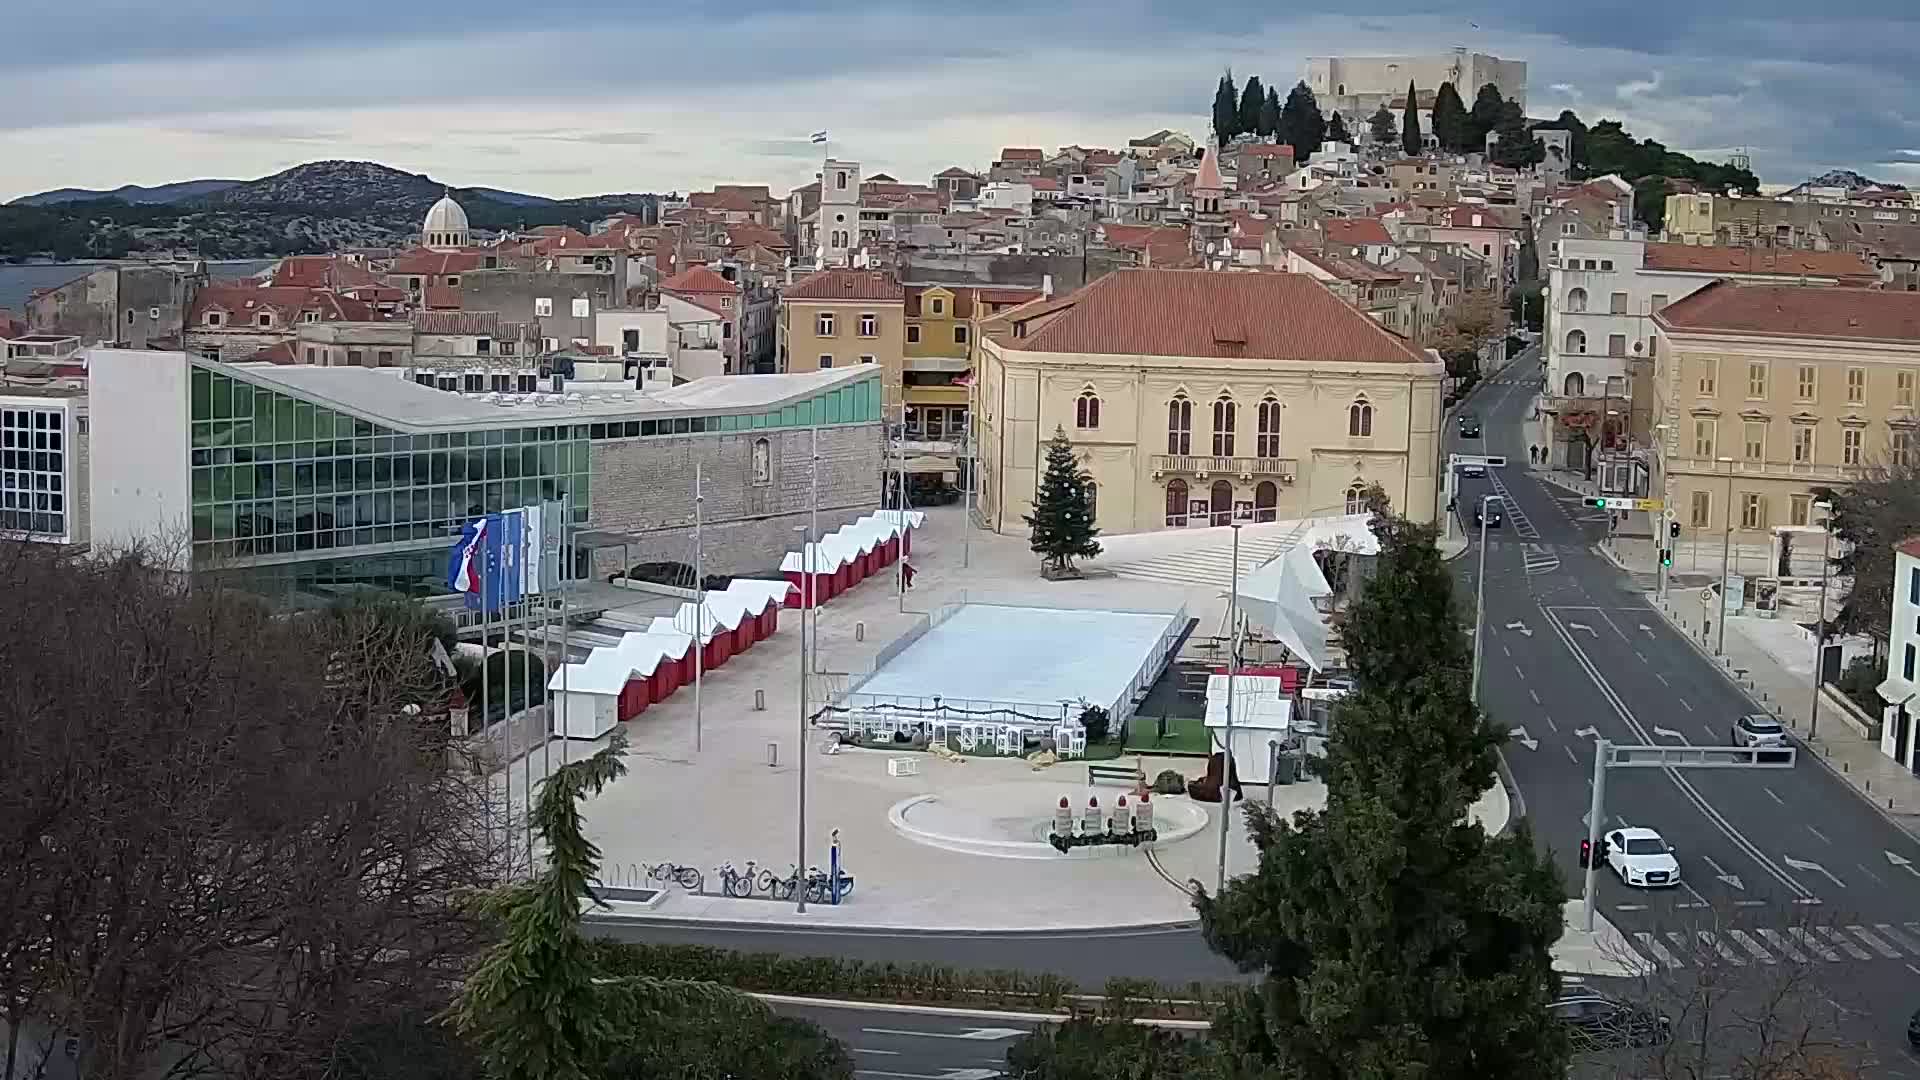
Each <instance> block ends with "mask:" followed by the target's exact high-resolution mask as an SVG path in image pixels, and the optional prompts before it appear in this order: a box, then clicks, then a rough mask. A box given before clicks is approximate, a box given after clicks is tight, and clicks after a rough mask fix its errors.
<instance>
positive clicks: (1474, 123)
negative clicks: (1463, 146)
mask: <svg viewBox="0 0 1920 1080" xmlns="http://www.w3.org/2000/svg"><path fill="white" fill-rule="evenodd" d="M1506 103H1507V99H1506V98H1504V97H1502V96H1500V88H1499V87H1497V86H1495V85H1493V84H1492V83H1487V84H1486V85H1485V86H1482V87H1481V88H1480V90H1479V92H1478V93H1476V94H1474V96H1473V109H1472V111H1471V112H1469V113H1468V114H1467V131H1466V136H1467V147H1468V149H1470V150H1484V149H1485V148H1486V145H1487V132H1489V131H1492V130H1493V128H1494V125H1496V124H1498V123H1499V122H1500V110H1501V107H1502V106H1504V105H1505V104H1506Z"/></svg>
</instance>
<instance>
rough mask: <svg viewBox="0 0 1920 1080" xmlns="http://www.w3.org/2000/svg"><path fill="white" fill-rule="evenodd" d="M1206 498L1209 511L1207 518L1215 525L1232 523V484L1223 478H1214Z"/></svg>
mask: <svg viewBox="0 0 1920 1080" xmlns="http://www.w3.org/2000/svg"><path fill="white" fill-rule="evenodd" d="M1207 498H1208V509H1209V510H1210V511H1211V513H1210V514H1209V516H1208V519H1209V520H1210V521H1211V522H1212V523H1213V524H1215V525H1231V524H1233V485H1232V484H1229V483H1227V482H1226V481H1225V480H1215V481H1214V482H1213V489H1212V490H1211V491H1210V492H1208V496H1207Z"/></svg>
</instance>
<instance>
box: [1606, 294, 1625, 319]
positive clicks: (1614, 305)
mask: <svg viewBox="0 0 1920 1080" xmlns="http://www.w3.org/2000/svg"><path fill="white" fill-rule="evenodd" d="M1626 313H1627V294H1626V293H1623V292H1617V293H1614V294H1613V295H1612V296H1609V297H1608V298H1607V314H1609V315H1625V314H1626Z"/></svg>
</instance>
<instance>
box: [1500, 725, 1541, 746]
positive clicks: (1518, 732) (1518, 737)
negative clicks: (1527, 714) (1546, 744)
mask: <svg viewBox="0 0 1920 1080" xmlns="http://www.w3.org/2000/svg"><path fill="white" fill-rule="evenodd" d="M1507 737H1508V738H1510V739H1512V740H1513V741H1515V742H1517V743H1519V744H1520V745H1521V746H1524V747H1526V748H1527V749H1529V750H1538V749H1540V740H1539V739H1532V738H1528V737H1527V729H1526V728H1523V727H1517V728H1514V729H1513V730H1512V731H1509V732H1507Z"/></svg>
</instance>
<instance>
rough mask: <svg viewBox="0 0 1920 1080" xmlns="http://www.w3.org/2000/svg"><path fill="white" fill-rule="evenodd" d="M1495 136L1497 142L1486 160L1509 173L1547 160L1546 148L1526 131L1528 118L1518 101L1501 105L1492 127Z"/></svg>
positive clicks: (1529, 130) (1528, 130)
mask: <svg viewBox="0 0 1920 1080" xmlns="http://www.w3.org/2000/svg"><path fill="white" fill-rule="evenodd" d="M1493 130H1494V134H1496V135H1498V136H1499V141H1498V142H1496V143H1494V146H1493V150H1492V151H1490V152H1489V153H1488V155H1487V156H1488V159H1489V160H1491V161H1492V162H1493V163H1494V164H1496V165H1504V166H1506V167H1507V168H1509V169H1526V168H1531V167H1532V166H1534V165H1538V164H1539V163H1540V162H1541V161H1543V160H1545V159H1546V156H1547V148H1546V147H1544V146H1542V145H1541V144H1540V140H1538V139H1536V138H1534V137H1533V132H1532V130H1531V129H1529V128H1528V127H1527V115H1526V113H1525V112H1523V111H1522V110H1521V108H1520V103H1519V102H1517V101H1506V102H1502V103H1501V104H1500V121H1499V123H1497V124H1495V125H1494V128H1493Z"/></svg>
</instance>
